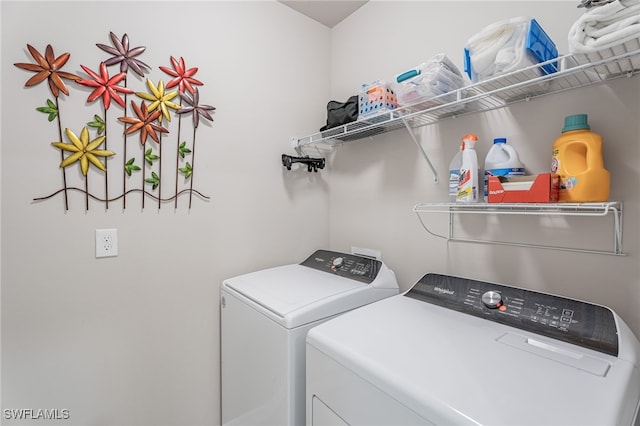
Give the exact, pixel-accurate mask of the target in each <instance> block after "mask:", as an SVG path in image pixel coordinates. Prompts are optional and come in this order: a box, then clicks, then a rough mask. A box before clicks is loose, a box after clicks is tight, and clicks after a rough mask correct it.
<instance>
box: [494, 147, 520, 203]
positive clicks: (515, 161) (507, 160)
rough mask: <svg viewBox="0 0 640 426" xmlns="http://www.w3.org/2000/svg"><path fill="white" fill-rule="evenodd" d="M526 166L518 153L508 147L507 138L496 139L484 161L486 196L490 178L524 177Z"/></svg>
mask: <svg viewBox="0 0 640 426" xmlns="http://www.w3.org/2000/svg"><path fill="white" fill-rule="evenodd" d="M522 175H524V166H523V164H522V162H521V161H520V157H519V156H518V152H517V151H516V150H515V148H514V147H512V146H511V145H507V139H506V138H496V139H494V140H493V145H492V146H491V148H490V149H489V152H487V156H486V157H485V160H484V196H485V198H486V197H487V194H488V184H489V176H504V177H512V176H522Z"/></svg>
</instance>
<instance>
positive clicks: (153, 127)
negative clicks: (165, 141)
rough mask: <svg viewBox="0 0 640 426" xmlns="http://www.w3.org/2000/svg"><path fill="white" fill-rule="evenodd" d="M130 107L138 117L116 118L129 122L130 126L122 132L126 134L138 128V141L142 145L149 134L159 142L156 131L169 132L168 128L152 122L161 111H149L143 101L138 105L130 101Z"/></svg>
mask: <svg viewBox="0 0 640 426" xmlns="http://www.w3.org/2000/svg"><path fill="white" fill-rule="evenodd" d="M131 107H132V109H133V111H134V112H135V114H136V115H137V116H138V118H135V117H127V116H125V117H119V118H118V120H119V121H121V122H123V123H127V124H131V126H129V127H127V128H126V129H125V131H124V134H125V135H128V134H131V133H133V132H135V131H138V130H140V143H141V144H142V145H144V144H145V143H146V142H147V136H151V138H152V139H153V140H154V141H156V142H158V143H160V138H159V137H158V135H157V134H156V131H158V132H162V133H169V130H168V129H166V128H164V127H162V126H159V125H157V124H154V121H155V120H157V119H158V117H160V115H161V114H162V111H161V110H159V109H157V110H155V111H154V112H152V113H149V110H148V108H147V104H146V103H145V102H144V101H141V102H140V106H138V105H136V103H135V102H134V101H131Z"/></svg>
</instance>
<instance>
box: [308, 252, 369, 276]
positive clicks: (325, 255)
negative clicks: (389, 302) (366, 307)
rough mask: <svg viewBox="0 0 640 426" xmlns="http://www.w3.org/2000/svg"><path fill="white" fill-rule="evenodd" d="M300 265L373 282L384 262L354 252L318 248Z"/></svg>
mask: <svg viewBox="0 0 640 426" xmlns="http://www.w3.org/2000/svg"><path fill="white" fill-rule="evenodd" d="M300 265H303V266H308V267H310V268H313V269H317V270H319V271H324V272H328V273H331V274H335V275H339V276H341V277H345V278H351V279H352V280H356V281H360V282H363V283H366V284H371V283H372V282H373V280H375V279H376V277H377V276H378V272H379V271H380V267H381V266H382V262H380V261H379V260H376V259H372V258H369V257H364V256H357V255H354V254H346V253H339V252H335V251H329V250H317V251H316V252H315V253H313V254H312V255H311V256H309V257H308V258H307V259H306V260H305V261H303V262H302V263H300Z"/></svg>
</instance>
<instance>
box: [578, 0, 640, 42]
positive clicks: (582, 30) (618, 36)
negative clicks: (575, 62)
mask: <svg viewBox="0 0 640 426" xmlns="http://www.w3.org/2000/svg"><path fill="white" fill-rule="evenodd" d="M639 37H640V0H616V1H614V2H613V3H608V4H605V5H603V6H597V7H594V8H591V9H589V10H587V11H586V12H585V13H584V14H583V15H582V16H581V17H580V18H578V20H577V21H576V22H575V23H574V24H573V25H572V26H571V29H570V30H569V52H570V53H581V54H588V53H592V52H595V51H598V50H602V49H608V48H611V47H614V46H616V45H619V44H623V43H625V42H627V41H629V40H633V39H636V38H639Z"/></svg>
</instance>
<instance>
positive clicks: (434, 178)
mask: <svg viewBox="0 0 640 426" xmlns="http://www.w3.org/2000/svg"><path fill="white" fill-rule="evenodd" d="M402 123H403V124H404V126H405V127H406V128H407V132H409V135H410V136H411V139H413V143H415V144H416V146H417V147H418V149H419V150H420V152H421V153H422V156H423V157H424V159H425V160H426V161H427V164H428V165H429V167H430V168H431V172H432V173H433V180H434V182H436V183H438V172H436V169H435V168H434V167H433V164H431V160H429V156H428V155H427V153H426V152H425V151H424V149H423V148H422V145H420V142H419V141H418V138H416V135H415V134H414V133H413V130H412V129H411V126H409V123H408V122H407V119H406V118H402Z"/></svg>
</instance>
